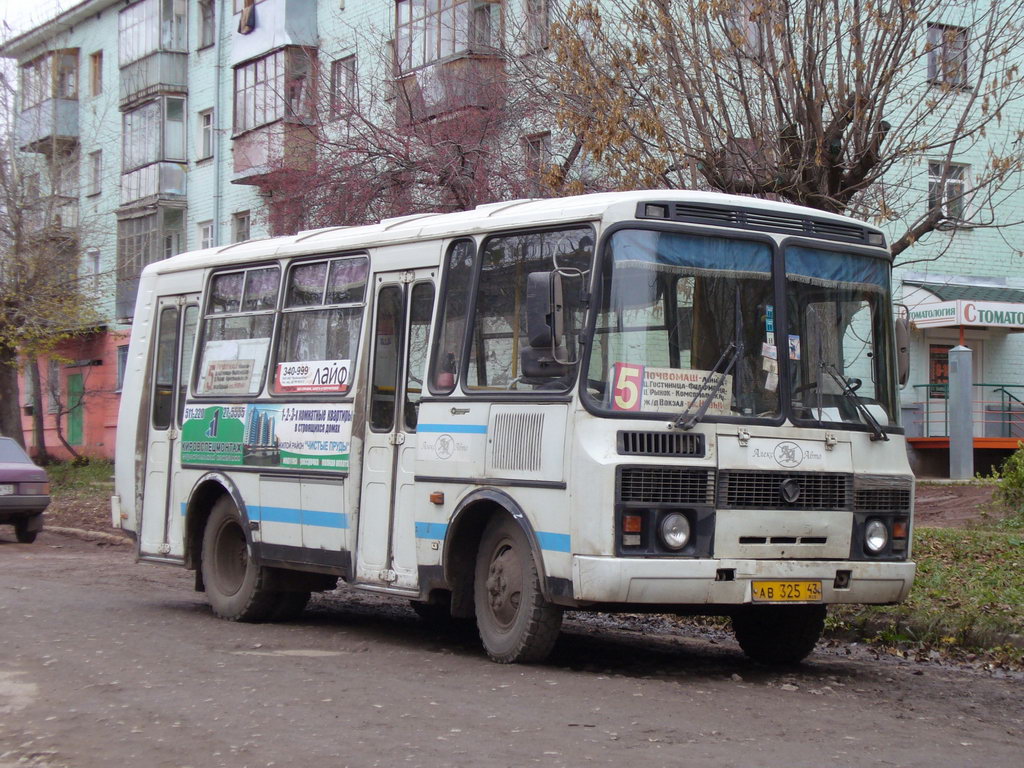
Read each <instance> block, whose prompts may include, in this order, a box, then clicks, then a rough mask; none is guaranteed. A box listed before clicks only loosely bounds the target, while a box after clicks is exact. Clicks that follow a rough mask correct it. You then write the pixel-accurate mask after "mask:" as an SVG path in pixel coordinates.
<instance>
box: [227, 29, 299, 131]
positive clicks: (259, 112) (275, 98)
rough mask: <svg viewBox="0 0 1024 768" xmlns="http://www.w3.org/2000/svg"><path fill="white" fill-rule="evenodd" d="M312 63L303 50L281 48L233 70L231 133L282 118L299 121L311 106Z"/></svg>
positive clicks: (257, 126)
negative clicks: (233, 93) (297, 118)
mask: <svg viewBox="0 0 1024 768" xmlns="http://www.w3.org/2000/svg"><path fill="white" fill-rule="evenodd" d="M312 66H313V59H312V55H311V53H310V52H309V51H307V50H305V49H303V48H282V49H281V50H279V51H275V52H274V53H271V54H269V55H268V56H264V57H263V58H260V59H256V60H254V61H250V62H247V63H245V64H242V65H240V66H238V67H236V68H235V120H234V129H235V133H236V134H238V133H243V132H245V131H251V130H252V129H253V128H259V127H260V126H262V125H268V124H270V123H273V122H276V121H277V120H281V119H283V118H284V117H286V116H287V117H302V116H306V115H307V114H308V113H309V110H310V106H311V103H312V93H311V91H312V80H313V73H312Z"/></svg>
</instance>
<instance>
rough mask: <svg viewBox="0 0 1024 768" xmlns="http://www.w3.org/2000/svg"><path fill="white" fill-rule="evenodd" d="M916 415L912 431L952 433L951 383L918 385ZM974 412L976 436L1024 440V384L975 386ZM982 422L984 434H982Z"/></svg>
mask: <svg viewBox="0 0 1024 768" xmlns="http://www.w3.org/2000/svg"><path fill="white" fill-rule="evenodd" d="M913 388H914V390H915V391H916V392H917V394H918V398H917V400H916V402H915V403H914V404H913V405H914V409H913V410H914V411H915V414H914V415H913V416H911V417H909V419H907V427H908V434H912V435H921V436H924V437H948V436H949V409H948V408H947V407H946V401H947V399H948V397H949V385H948V384H914V385H913ZM972 394H973V396H972V398H971V411H972V415H973V417H974V425H975V436H980V437H1010V438H1020V439H1024V384H995V383H980V384H974V385H972ZM979 425H980V435H979Z"/></svg>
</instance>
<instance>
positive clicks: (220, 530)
mask: <svg viewBox="0 0 1024 768" xmlns="http://www.w3.org/2000/svg"><path fill="white" fill-rule="evenodd" d="M202 567H203V584H204V585H205V587H206V599H207V600H208V601H209V602H210V607H211V608H213V612H214V613H215V614H217V615H218V616H220V617H221V618H222V619H228V620H229V621H250V622H255V621H265V620H267V619H268V618H270V617H271V616H272V614H273V612H274V609H275V608H277V607H278V601H279V594H278V593H277V592H274V591H272V590H270V589H267V587H266V581H267V578H268V575H269V573H268V570H267V569H266V568H263V567H261V566H259V565H257V564H256V563H255V562H253V560H252V558H251V557H250V556H249V545H248V542H247V541H246V537H245V530H244V529H243V528H242V516H241V515H240V514H239V512H238V508H237V507H236V506H235V503H234V501H232V500H231V497H230V496H226V495H225V496H221V497H220V498H219V499H218V500H217V502H216V503H215V504H214V505H213V509H212V510H211V511H210V519H209V520H208V521H207V523H206V530H205V531H204V532H203V565H202Z"/></svg>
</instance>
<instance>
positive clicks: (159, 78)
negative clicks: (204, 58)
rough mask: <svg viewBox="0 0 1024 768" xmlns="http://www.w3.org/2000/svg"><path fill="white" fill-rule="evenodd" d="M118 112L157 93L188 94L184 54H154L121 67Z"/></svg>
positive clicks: (186, 63)
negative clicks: (119, 108) (119, 107)
mask: <svg viewBox="0 0 1024 768" xmlns="http://www.w3.org/2000/svg"><path fill="white" fill-rule="evenodd" d="M120 80H121V91H120V97H121V102H120V103H121V108H122V109H124V108H125V107H126V106H128V105H130V104H133V103H135V102H137V101H141V100H143V99H145V98H148V97H150V96H153V95H156V94H159V93H185V92H186V91H187V90H188V54H187V53H174V52H171V51H156V52H154V53H151V54H149V55H148V56H145V57H143V58H141V59H139V60H138V61H133V62H132V63H131V64H126V65H124V66H123V67H121V78H120Z"/></svg>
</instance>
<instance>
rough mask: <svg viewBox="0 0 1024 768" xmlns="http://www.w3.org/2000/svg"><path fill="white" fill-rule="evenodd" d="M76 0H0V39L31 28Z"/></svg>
mask: <svg viewBox="0 0 1024 768" xmlns="http://www.w3.org/2000/svg"><path fill="white" fill-rule="evenodd" d="M76 2H78V0H0V19H2V20H3V29H2V30H0V39H3V38H8V37H11V36H12V35H16V34H18V33H19V32H24V31H25V30H26V29H31V28H32V27H34V26H36V25H37V24H40V23H41V22H44V21H46V20H47V19H51V18H53V17H54V16H56V15H57V13H58V12H60V11H61V10H63V9H65V8H70V7H71V6H72V5H74V4H75V3H76Z"/></svg>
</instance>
